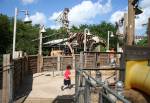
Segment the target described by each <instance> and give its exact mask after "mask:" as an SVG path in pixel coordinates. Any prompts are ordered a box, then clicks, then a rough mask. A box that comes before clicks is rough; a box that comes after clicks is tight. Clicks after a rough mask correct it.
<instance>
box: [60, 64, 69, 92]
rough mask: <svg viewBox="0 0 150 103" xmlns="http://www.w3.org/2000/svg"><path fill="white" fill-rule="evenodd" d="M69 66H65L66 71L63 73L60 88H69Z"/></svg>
mask: <svg viewBox="0 0 150 103" xmlns="http://www.w3.org/2000/svg"><path fill="white" fill-rule="evenodd" d="M70 69H71V66H70V65H68V66H67V68H66V71H65V73H64V86H62V87H61V89H62V90H64V89H65V88H69V87H70V85H71V79H70V75H71V72H70Z"/></svg>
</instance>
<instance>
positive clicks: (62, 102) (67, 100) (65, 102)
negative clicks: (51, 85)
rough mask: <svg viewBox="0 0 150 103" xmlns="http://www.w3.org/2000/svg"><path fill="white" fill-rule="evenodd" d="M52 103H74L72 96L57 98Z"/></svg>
mask: <svg viewBox="0 0 150 103" xmlns="http://www.w3.org/2000/svg"><path fill="white" fill-rule="evenodd" d="M52 103H74V95H62V96H57V97H56V98H55V100H53V102H52Z"/></svg>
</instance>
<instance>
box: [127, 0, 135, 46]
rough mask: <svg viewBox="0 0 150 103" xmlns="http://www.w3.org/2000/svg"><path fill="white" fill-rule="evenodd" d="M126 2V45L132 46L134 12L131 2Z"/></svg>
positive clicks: (131, 0)
mask: <svg viewBox="0 0 150 103" xmlns="http://www.w3.org/2000/svg"><path fill="white" fill-rule="evenodd" d="M133 1H134V0H128V28H127V29H128V30H127V45H133V44H134V31H135V10H134V6H133V5H132V2H133Z"/></svg>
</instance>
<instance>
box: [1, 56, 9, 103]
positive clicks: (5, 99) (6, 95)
mask: <svg viewBox="0 0 150 103" xmlns="http://www.w3.org/2000/svg"><path fill="white" fill-rule="evenodd" d="M9 68H10V54H4V55H3V88H2V103H9V99H10V89H9V88H10V84H9V83H10V81H9V80H10V78H9V74H8V72H9V70H8V69H9Z"/></svg>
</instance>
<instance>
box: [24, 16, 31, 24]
mask: <svg viewBox="0 0 150 103" xmlns="http://www.w3.org/2000/svg"><path fill="white" fill-rule="evenodd" d="M31 22H32V21H31V19H30V18H29V16H28V15H26V17H25V18H24V23H31Z"/></svg>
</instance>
